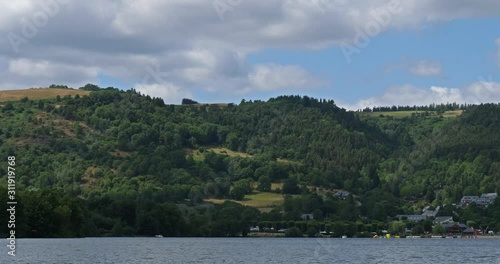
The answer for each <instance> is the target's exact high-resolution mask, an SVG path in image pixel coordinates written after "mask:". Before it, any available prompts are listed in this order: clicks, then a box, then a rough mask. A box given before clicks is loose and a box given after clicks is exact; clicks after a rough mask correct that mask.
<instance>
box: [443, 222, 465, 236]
mask: <svg viewBox="0 0 500 264" xmlns="http://www.w3.org/2000/svg"><path fill="white" fill-rule="evenodd" d="M443 227H444V229H445V230H446V233H448V234H462V233H463V232H464V231H465V230H466V229H467V228H468V227H467V226H466V225H464V224H460V223H449V224H444V225H443Z"/></svg>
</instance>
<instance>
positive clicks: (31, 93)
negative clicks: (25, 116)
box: [0, 88, 90, 102]
mask: <svg viewBox="0 0 500 264" xmlns="http://www.w3.org/2000/svg"><path fill="white" fill-rule="evenodd" d="M89 93H90V92H89V91H82V90H74V89H55V88H50V89H49V88H33V89H23V90H3V91H0V102H7V101H18V100H21V99H23V98H24V97H28V99H30V100H39V99H49V98H55V97H57V96H58V95H59V96H61V97H64V96H66V95H71V96H75V95H77V94H79V95H80V96H83V95H88V94H89Z"/></svg>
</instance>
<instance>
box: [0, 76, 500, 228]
mask: <svg viewBox="0 0 500 264" xmlns="http://www.w3.org/2000/svg"><path fill="white" fill-rule="evenodd" d="M82 89H86V90H91V91H93V92H92V93H90V95H88V96H82V97H80V96H74V97H71V96H64V97H62V98H61V97H58V98H54V99H49V100H31V99H29V98H24V99H23V100H20V101H16V102H7V103H5V104H4V106H3V107H2V111H0V122H1V124H2V126H0V157H7V156H12V155H15V156H16V160H18V161H19V164H18V166H17V167H16V170H17V171H18V173H17V174H16V175H18V176H17V178H16V187H17V188H18V189H19V190H20V191H21V196H20V201H22V200H23V199H24V200H25V202H26V203H27V204H30V203H31V202H30V201H44V200H45V198H46V197H47V198H49V197H52V198H50V199H51V200H47V201H46V203H50V204H52V205H51V206H49V207H47V209H46V210H45V211H44V217H43V218H41V219H43V221H42V222H43V223H48V222H47V221H49V220H50V221H52V220H51V219H54V217H56V216H57V217H58V215H63V216H64V217H62V219H66V220H65V221H66V222H65V223H66V224H61V223H58V226H60V227H64V228H63V229H69V230H71V232H68V230H63V231H60V230H59V229H58V227H54V226H49V227H51V228H53V229H50V231H46V230H44V231H43V232H42V231H40V230H41V229H40V228H36V224H37V222H36V221H34V222H30V223H20V225H21V227H20V231H19V232H24V233H22V234H24V235H26V236H43V237H50V236H81V235H98V236H107V235H139V236H143V235H144V236H149V235H153V234H156V233H164V235H172V236H176V235H194V236H225V235H228V234H230V235H235V234H237V233H238V234H239V233H241V232H247V228H248V227H249V224H250V225H257V224H258V223H262V222H272V223H278V222H280V223H281V222H286V223H289V222H300V221H302V220H301V215H302V214H313V215H314V218H315V219H316V220H317V221H318V222H325V223H334V222H349V223H356V222H357V221H361V222H363V223H364V224H365V225H368V224H371V223H372V222H386V219H387V217H393V216H395V215H397V214H415V213H419V212H421V209H422V208H423V207H424V206H428V205H431V206H434V207H437V206H440V205H445V204H453V203H458V202H459V201H460V199H461V197H462V196H463V195H480V194H481V193H483V192H494V191H495V190H497V189H498V188H499V187H500V175H499V174H498V173H499V172H500V160H499V158H498V157H500V150H499V148H500V147H499V146H500V136H499V134H498V133H497V131H498V129H499V128H500V118H499V115H500V107H499V106H498V105H495V104H485V105H479V106H468V108H467V111H465V112H464V113H463V114H462V116H460V117H458V118H433V117H430V118H419V119H416V118H398V119H396V118H395V119H385V118H380V119H379V118H377V119H374V118H369V119H364V118H363V117H362V115H359V114H357V113H354V112H349V111H346V110H345V109H341V108H339V107H337V106H336V105H335V103H334V101H332V100H323V99H315V98H311V97H306V96H281V97H278V98H273V99H270V100H269V101H268V102H263V101H242V102H241V103H240V104H239V105H232V104H229V105H165V103H164V102H163V100H162V99H160V98H152V97H150V96H145V95H141V94H140V93H138V92H137V91H135V90H128V91H120V90H118V89H116V88H112V87H109V88H105V89H103V88H100V87H98V86H96V85H92V84H88V85H86V86H84V87H83V88H82ZM215 146H216V147H225V148H228V149H230V150H233V151H239V152H242V153H244V154H245V155H242V157H239V156H237V155H236V156H235V155H233V156H231V155H229V154H228V155H220V154H215V153H214V152H212V151H211V150H210V149H211V148H212V147H215ZM0 175H1V176H0V180H2V179H3V180H5V175H7V174H6V171H5V168H2V167H0ZM272 184H280V186H281V187H280V190H277V189H276V188H272ZM55 190H57V191H55ZM335 190H345V191H349V192H350V193H351V194H352V195H351V196H349V197H348V198H347V199H345V200H342V199H339V198H337V197H335V196H333V194H334V192H335ZM257 191H260V192H268V193H269V192H276V193H280V194H283V195H286V197H285V198H284V204H283V205H281V206H279V205H278V206H276V207H275V208H273V210H272V211H271V212H267V213H261V212H259V211H256V209H254V208H249V207H244V206H241V205H239V204H236V203H225V204H222V205H214V206H213V207H212V206H210V205H209V204H206V203H205V201H206V200H207V199H219V200H224V199H231V200H236V201H238V200H243V199H245V197H246V196H247V195H248V194H251V193H254V192H257ZM44 192H48V193H47V194H45V193H44ZM288 195H291V196H288ZM76 197H78V198H76ZM70 198H71V199H70ZM4 204H5V203H4ZM78 208H80V209H78ZM113 208H118V209H117V210H114V209H113ZM20 210H21V211H20V215H21V216H20V219H21V218H24V219H26V218H25V217H23V216H22V214H25V216H26V215H36V212H37V211H36V210H31V209H30V210H28V209H26V210H27V211H26V210H25V209H22V208H21V209H20ZM474 210H476V209H474ZM80 211H81V214H80V213H78V212H80ZM69 212H71V213H69ZM73 212H76V213H74V215H72V214H73ZM243 212H245V213H243ZM468 212H469V213H468ZM470 212H472V213H470ZM230 213H234V217H229V216H227V215H229V214H230ZM449 213H450V214H453V215H456V214H458V215H459V216H460V217H459V218H458V219H457V220H459V221H464V220H465V221H473V218H474V219H476V221H479V222H481V223H488V224H491V226H497V224H498V219H500V218H495V217H496V211H491V210H490V209H488V210H483V209H477V211H470V210H469V211H468V210H465V211H463V212H462V211H460V210H458V209H456V210H455V209H454V210H452V211H450V212H449ZM80 215H83V218H84V219H85V221H84V223H83V224H81V225H80V224H75V225H73V224H72V223H73V221H75V223H77V222H78V219H79V216H80ZM220 215H222V216H224V217H223V218H220V219H219V216H220ZM494 216H495V217H494ZM34 218H36V217H34ZM89 219H91V220H89ZM30 221H31V220H30ZM221 221H222V222H221ZM223 221H227V222H223ZM68 223H69V224H68ZM146 223H153V224H151V225H150V226H149V227H148V225H146ZM38 224H39V223H38ZM23 225H24V227H23ZM33 226H34V227H33ZM302 227H303V226H302V225H301V226H300V227H297V229H298V231H300V232H301V233H304V234H305V233H307V230H308V229H309V227H307V228H306V229H304V228H302ZM318 228H322V227H318ZM498 228H499V229H500V227H498ZM23 230H24V231H23ZM28 230H31V231H28ZM33 230H34V231H33ZM37 230H38V231H40V232H41V233H39V234H37V233H34V232H38V231H37ZM82 230H83V231H82ZM174 230H178V231H175V232H174ZM356 230H361V229H359V228H358V229H356ZM363 230H364V231H369V230H371V229H363ZM29 232H32V233H29ZM44 232H49V233H44ZM176 232H177V233H176ZM362 232H363V231H362Z"/></svg>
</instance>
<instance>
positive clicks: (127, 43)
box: [0, 0, 500, 96]
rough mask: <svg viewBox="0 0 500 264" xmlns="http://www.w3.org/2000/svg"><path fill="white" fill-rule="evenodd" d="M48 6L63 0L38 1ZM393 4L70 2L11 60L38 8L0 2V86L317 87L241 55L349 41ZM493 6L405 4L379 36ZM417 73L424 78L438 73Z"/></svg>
mask: <svg viewBox="0 0 500 264" xmlns="http://www.w3.org/2000/svg"><path fill="white" fill-rule="evenodd" d="M52 1H60V0H51V1H45V2H52ZM391 1H394V0H370V1H367V0H353V1H347V0H267V1H242V2H241V4H239V5H237V6H235V7H234V8H232V9H231V11H228V12H227V13H225V14H224V20H223V21H221V20H220V18H219V16H218V13H217V11H216V10H215V9H214V7H213V1H207V0H169V1H164V0H120V1H118V0H112V1H111V0H110V1H101V0H87V1H77V0H68V1H64V2H68V3H67V4H64V5H60V6H59V8H60V10H59V11H58V12H56V13H57V14H54V15H53V16H52V15H50V16H49V21H48V23H47V24H46V25H44V26H43V27H41V28H37V34H36V36H34V37H33V38H29V39H28V42H27V43H24V42H23V43H21V44H20V46H19V47H18V48H19V53H18V54H16V53H15V52H14V49H13V47H12V45H11V43H10V41H9V39H8V38H6V37H5V36H7V34H9V33H15V34H18V35H21V36H22V35H23V29H25V25H26V24H25V22H23V21H32V20H33V18H34V14H38V13H40V12H45V11H44V10H45V9H44V7H43V4H41V1H36V0H16V1H0V36H4V37H3V38H0V89H3V88H4V87H6V85H7V84H9V85H11V84H13V83H15V84H16V86H17V87H30V86H32V85H47V84H51V83H66V84H71V85H75V86H78V85H83V84H85V83H87V82H97V81H98V76H100V75H109V76H112V77H114V78H117V79H120V80H125V81H126V82H130V83H135V82H137V80H141V79H142V78H143V77H144V76H145V75H147V74H149V73H148V67H156V65H158V67H159V68H160V69H161V71H162V73H164V78H163V79H166V80H168V82H169V83H171V84H173V85H175V86H176V87H182V88H183V89H189V90H190V91H192V92H196V90H197V89H198V90H203V91H208V92H211V93H220V94H221V95H224V96H226V95H228V94H240V93H241V92H242V91H243V92H245V91H246V92H250V91H251V89H255V90H259V91H268V90H271V89H284V88H285V87H286V88H295V89H302V88H307V87H311V86H314V85H317V80H316V77H314V76H312V74H311V73H308V72H306V70H305V69H303V68H300V67H298V66H295V67H294V66H289V65H275V66H270V65H257V66H255V65H251V64H250V63H249V61H248V59H247V58H248V55H249V54H252V53H255V52H259V51H261V50H264V49H273V48H279V49H287V48H291V49H321V48H327V47H335V46H337V45H339V44H340V43H343V42H344V41H349V40H352V39H354V37H355V36H356V34H357V32H356V29H357V28H363V27H365V26H366V25H367V24H368V23H370V22H373V21H374V17H373V12H374V11H375V10H379V9H380V8H381V7H384V6H387V4H388V3H390V2H391ZM42 2H44V1H42ZM60 2H62V1H60ZM229 2H231V1H229ZM232 2H235V1H232ZM499 8H500V1H497V0H483V1H481V2H480V3H479V2H477V1H456V0H441V1H433V0H406V1H401V13H398V14H395V15H393V16H392V17H391V19H390V22H389V23H388V25H387V27H385V26H384V27H383V28H382V31H386V30H389V29H391V28H398V29H407V28H415V27H417V28H418V27H420V26H422V25H425V23H426V22H428V21H431V22H433V21H449V20H453V19H461V18H468V17H481V16H482V17H485V16H493V17H498V16H500V12H498V10H499ZM292 63H294V62H292ZM249 64H250V65H249ZM28 70H33V72H32V74H30V73H29V72H30V71H28ZM415 71H416V72H417V73H420V74H424V75H425V74H433V73H435V72H436V69H432V68H431V69H430V70H429V69H427V72H426V71H425V70H424V69H423V68H416V69H415ZM286 74H291V75H289V76H286ZM151 81H152V80H151ZM158 83H160V84H161V83H162V82H158ZM146 85H151V84H150V83H147V84H146ZM249 89H250V90H249ZM155 91H156V90H155ZM157 92H160V91H157Z"/></svg>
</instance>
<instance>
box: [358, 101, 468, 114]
mask: <svg viewBox="0 0 500 264" xmlns="http://www.w3.org/2000/svg"><path fill="white" fill-rule="evenodd" d="M471 106H472V104H467V103H464V104H458V103H446V104H434V103H433V104H430V105H421V106H417V105H414V106H409V105H393V106H374V107H366V108H364V109H363V110H361V109H359V110H358V112H365V113H366V112H397V111H436V112H438V113H444V112H446V111H455V110H466V109H467V108H469V107H471Z"/></svg>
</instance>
